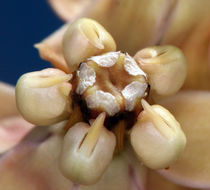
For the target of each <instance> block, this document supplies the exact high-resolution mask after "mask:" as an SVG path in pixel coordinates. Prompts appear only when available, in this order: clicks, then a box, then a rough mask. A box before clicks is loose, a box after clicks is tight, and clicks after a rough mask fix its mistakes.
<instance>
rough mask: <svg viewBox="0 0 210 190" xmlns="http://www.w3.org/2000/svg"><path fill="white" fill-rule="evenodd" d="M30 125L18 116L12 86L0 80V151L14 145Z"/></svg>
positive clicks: (29, 128)
mask: <svg viewBox="0 0 210 190" xmlns="http://www.w3.org/2000/svg"><path fill="white" fill-rule="evenodd" d="M31 127H32V124H30V123H28V122H26V121H25V120H24V119H23V118H22V117H21V116H18V111H17V109H16V105H15V89H14V87H12V86H10V85H8V84H5V83H2V82H0V153H2V152H4V151H6V150H8V149H9V148H11V147H13V146H14V145H16V144H17V143H18V142H19V141H20V140H21V139H22V138H23V137H24V136H25V134H26V133H27V132H28V131H29V130H31Z"/></svg>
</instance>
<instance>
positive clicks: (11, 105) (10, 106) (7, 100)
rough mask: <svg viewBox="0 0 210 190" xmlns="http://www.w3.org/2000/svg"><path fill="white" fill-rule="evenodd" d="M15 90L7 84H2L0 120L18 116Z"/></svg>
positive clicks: (0, 91) (0, 89)
mask: <svg viewBox="0 0 210 190" xmlns="http://www.w3.org/2000/svg"><path fill="white" fill-rule="evenodd" d="M16 114H18V111H17V109H16V104H15V89H14V87H13V86H10V85H8V84H6V83H3V82H0V118H3V117H6V116H10V115H16Z"/></svg>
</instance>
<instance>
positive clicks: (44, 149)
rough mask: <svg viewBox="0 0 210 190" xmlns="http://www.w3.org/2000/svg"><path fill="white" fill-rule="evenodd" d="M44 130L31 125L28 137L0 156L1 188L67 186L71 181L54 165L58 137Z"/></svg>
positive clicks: (52, 189)
mask: <svg viewBox="0 0 210 190" xmlns="http://www.w3.org/2000/svg"><path fill="white" fill-rule="evenodd" d="M40 130H41V131H40ZM45 130H46V128H42V127H40V128H35V129H34V130H33V131H32V133H33V134H30V135H31V137H30V140H29V139H27V140H25V141H23V142H22V143H21V144H20V145H18V146H17V147H15V148H14V149H13V150H11V151H9V152H8V153H6V154H4V155H3V156H2V157H1V160H0V173H1V174H2V173H3V174H4V175H1V176H0V184H1V187H4V190H10V189H14V190H22V189H27V190H36V189H39V190H46V189H49V190H57V189H70V188H71V186H72V184H71V182H70V181H69V180H67V179H65V178H64V177H63V176H62V175H61V174H60V171H59V170H58V167H57V158H58V155H59V152H60V146H61V142H62V138H61V137H60V136H58V135H55V134H52V133H50V132H49V131H45ZM32 137H33V138H32Z"/></svg>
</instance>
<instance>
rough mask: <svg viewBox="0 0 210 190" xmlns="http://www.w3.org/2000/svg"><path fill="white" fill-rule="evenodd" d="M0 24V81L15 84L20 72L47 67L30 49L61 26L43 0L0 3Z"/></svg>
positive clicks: (15, 0) (60, 22) (35, 51)
mask: <svg viewBox="0 0 210 190" xmlns="http://www.w3.org/2000/svg"><path fill="white" fill-rule="evenodd" d="M0 23H1V25H0V57H1V58H0V66H1V67H0V81H4V82H7V83H10V84H13V85H15V84H16V81H17V79H18V78H19V77H20V76H21V75H22V74H23V73H26V72H30V71H36V70H41V69H43V68H46V67H50V66H51V65H50V64H49V63H48V62H46V61H43V60H41V59H40V57H39V55H38V51H37V50H36V49H35V48H34V47H33V44H35V43H37V42H39V41H41V40H42V39H44V38H45V37H47V36H48V35H49V34H50V33H52V32H53V31H54V30H56V29H57V28H59V27H60V26H61V25H62V24H63V23H62V21H61V20H59V19H58V18H57V17H56V15H55V14H54V13H53V11H52V10H51V8H50V7H49V5H48V4H47V0H21V1H18V0H13V1H3V2H2V3H1V6H0Z"/></svg>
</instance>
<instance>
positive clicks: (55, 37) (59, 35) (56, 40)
mask: <svg viewBox="0 0 210 190" xmlns="http://www.w3.org/2000/svg"><path fill="white" fill-rule="evenodd" d="M66 29H67V24H66V25H64V26H63V27H61V28H60V29H59V30H57V31H55V32H54V33H53V34H51V35H50V36H49V37H47V38H46V39H44V40H43V41H41V42H40V43H37V44H35V48H37V49H38V51H39V54H40V57H41V58H42V59H44V60H46V61H49V62H50V63H51V64H52V65H53V66H55V67H56V68H58V69H61V70H62V71H64V72H66V73H69V72H70V71H69V69H68V67H67V64H66V61H65V60H64V57H63V52H62V39H63V34H64V32H65V31H66Z"/></svg>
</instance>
